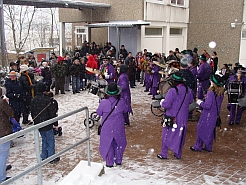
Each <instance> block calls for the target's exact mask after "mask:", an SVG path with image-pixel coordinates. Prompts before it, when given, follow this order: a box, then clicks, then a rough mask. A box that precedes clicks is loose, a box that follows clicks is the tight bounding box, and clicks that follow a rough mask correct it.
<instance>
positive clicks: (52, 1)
mask: <svg viewBox="0 0 246 185" xmlns="http://www.w3.org/2000/svg"><path fill="white" fill-rule="evenodd" d="M3 4H10V5H25V6H35V7H37V8H74V9H83V8H93V9H95V8H110V4H106V3H94V2H86V1H79V0H77V1H74V0H3Z"/></svg>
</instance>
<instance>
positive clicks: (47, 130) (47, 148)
mask: <svg viewBox="0 0 246 185" xmlns="http://www.w3.org/2000/svg"><path fill="white" fill-rule="evenodd" d="M45 89H46V86H45V85H44V84H43V83H42V82H39V83H38V84H37V87H36V90H37V94H36V96H35V97H34V98H33V100H32V102H31V115H32V118H33V120H34V124H35V125H36V124H39V123H41V122H44V121H47V120H49V119H52V118H54V117H56V112H57V109H56V104H55V103H54V99H53V100H51V98H50V97H49V96H47V95H45V94H44V92H45ZM54 126H55V129H58V123H54ZM39 133H40V135H41V137H42V153H41V159H42V160H45V159H47V158H48V157H50V156H52V155H54V154H55V138H54V131H53V124H49V125H47V126H45V127H42V128H40V129H39ZM58 161H60V157H57V158H55V159H54V160H52V161H50V163H52V164H53V163H55V162H58Z"/></svg>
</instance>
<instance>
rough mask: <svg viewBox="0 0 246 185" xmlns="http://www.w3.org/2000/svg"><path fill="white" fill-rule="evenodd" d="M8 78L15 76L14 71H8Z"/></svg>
mask: <svg viewBox="0 0 246 185" xmlns="http://www.w3.org/2000/svg"><path fill="white" fill-rule="evenodd" d="M9 76H17V74H16V72H15V71H10V73H9Z"/></svg>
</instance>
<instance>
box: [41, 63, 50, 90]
mask: <svg viewBox="0 0 246 185" xmlns="http://www.w3.org/2000/svg"><path fill="white" fill-rule="evenodd" d="M41 75H42V77H44V78H43V83H44V84H45V85H46V92H49V91H50V86H51V83H52V75H51V72H50V68H49V66H48V63H47V62H43V63H42V67H41Z"/></svg>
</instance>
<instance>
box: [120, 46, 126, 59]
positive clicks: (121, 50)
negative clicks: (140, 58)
mask: <svg viewBox="0 0 246 185" xmlns="http://www.w3.org/2000/svg"><path fill="white" fill-rule="evenodd" d="M120 54H122V56H123V57H122V58H123V59H124V60H125V58H126V57H127V55H128V52H127V50H126V48H125V46H124V45H121V48H120Z"/></svg>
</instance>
